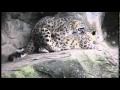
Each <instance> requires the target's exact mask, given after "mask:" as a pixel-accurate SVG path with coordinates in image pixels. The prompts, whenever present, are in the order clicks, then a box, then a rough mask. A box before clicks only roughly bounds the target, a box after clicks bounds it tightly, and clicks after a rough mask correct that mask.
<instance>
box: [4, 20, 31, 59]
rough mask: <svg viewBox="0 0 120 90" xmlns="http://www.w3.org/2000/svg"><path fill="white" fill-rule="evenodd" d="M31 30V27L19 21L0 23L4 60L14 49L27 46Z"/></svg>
mask: <svg viewBox="0 0 120 90" xmlns="http://www.w3.org/2000/svg"><path fill="white" fill-rule="evenodd" d="M31 29H32V28H31V25H29V24H27V23H25V22H23V21H21V20H19V19H11V20H9V21H6V22H3V23H2V55H3V56H4V57H6V59H7V57H8V55H10V54H11V53H13V52H14V51H15V49H17V48H20V47H23V46H25V45H27V43H28V41H29V37H30V32H31ZM3 61H4V60H3Z"/></svg>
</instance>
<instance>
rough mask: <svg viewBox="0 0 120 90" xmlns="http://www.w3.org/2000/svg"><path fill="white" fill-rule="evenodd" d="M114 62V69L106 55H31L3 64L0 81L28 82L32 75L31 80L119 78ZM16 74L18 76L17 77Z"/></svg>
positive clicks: (80, 52)
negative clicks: (15, 80)
mask: <svg viewBox="0 0 120 90" xmlns="http://www.w3.org/2000/svg"><path fill="white" fill-rule="evenodd" d="M116 54H117V53H116ZM116 58H117V59H116V62H117V65H114V64H113V63H112V62H113V59H112V58H111V56H110V55H109V54H108V53H107V52H103V51H96V50H66V51H61V52H53V53H42V54H33V55H28V56H27V57H24V58H21V59H18V60H17V61H15V62H9V63H5V64H2V77H3V78H4V77H5V78H7V77H11V78H14V77H21V78H22V77H23V78H27V77H28V78H29V75H28V76H27V75H26V74H29V73H30V72H29V71H32V72H31V73H32V75H33V76H32V77H33V78H118V65H119V64H118V57H117V56H116ZM27 67H30V70H29V68H27ZM21 68H27V69H22V70H21ZM23 72H25V73H23ZM16 73H17V75H20V76H16ZM19 73H20V74H19ZM21 74H22V75H21Z"/></svg>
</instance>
